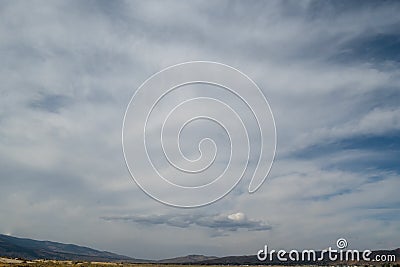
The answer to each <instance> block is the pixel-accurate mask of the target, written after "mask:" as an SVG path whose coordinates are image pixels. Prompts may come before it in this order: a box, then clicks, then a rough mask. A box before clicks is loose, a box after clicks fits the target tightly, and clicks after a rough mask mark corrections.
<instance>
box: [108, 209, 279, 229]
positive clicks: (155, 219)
mask: <svg viewBox="0 0 400 267" xmlns="http://www.w3.org/2000/svg"><path fill="white" fill-rule="evenodd" d="M102 219H103V220H106V221H127V222H134V223H138V224H142V225H146V226H149V225H167V226H172V227H178V228H188V227H191V226H201V227H204V228H208V229H212V230H217V231H219V232H235V231H238V230H248V231H267V230H271V229H272V227H271V226H270V225H268V224H267V223H265V222H263V221H261V220H253V219H248V218H247V217H246V216H245V215H244V213H242V212H237V213H233V214H229V215H200V214H189V215H173V214H165V215H135V216H132V215H131V216H105V217H102Z"/></svg>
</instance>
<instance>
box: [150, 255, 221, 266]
mask: <svg viewBox="0 0 400 267" xmlns="http://www.w3.org/2000/svg"><path fill="white" fill-rule="evenodd" d="M215 259H218V257H215V256H204V255H187V256H184V257H176V258H171V259H165V260H159V261H157V263H175V264H186V263H187V264H189V263H190V264H193V263H197V262H204V261H208V260H215Z"/></svg>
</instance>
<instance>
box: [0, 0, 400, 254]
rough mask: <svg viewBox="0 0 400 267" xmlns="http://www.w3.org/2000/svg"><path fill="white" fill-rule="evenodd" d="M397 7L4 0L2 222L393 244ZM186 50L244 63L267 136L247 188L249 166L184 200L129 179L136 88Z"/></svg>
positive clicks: (57, 232)
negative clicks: (219, 188)
mask: <svg viewBox="0 0 400 267" xmlns="http://www.w3.org/2000/svg"><path fill="white" fill-rule="evenodd" d="M399 12H400V4H399V3H398V2H396V1H249V2H243V1H217V2H209V3H207V2H201V1H191V2H188V1H30V2H26V1H1V2H0V58H1V61H0V62H1V63H0V81H1V86H0V96H1V98H0V106H1V109H0V214H2V216H1V220H0V232H1V233H7V234H12V235H15V236H22V237H30V238H36V239H41V240H44V239H46V240H53V241H60V242H67V243H76V244H80V245H86V246H90V247H94V248H98V249H102V250H110V251H113V252H117V253H121V254H125V255H129V256H132V257H137V258H165V257H174V256H180V255H186V254H207V255H217V256H222V255H232V254H236V255H237V254H254V253H256V252H257V251H258V250H259V249H260V248H262V247H263V246H264V245H265V244H268V246H269V247H271V248H274V249H279V248H284V249H287V250H288V249H302V248H309V249H311V248H315V249H323V248H326V247H328V246H333V245H334V244H335V242H336V239H337V238H339V237H345V238H346V239H347V240H348V242H349V244H350V247H351V248H357V249H364V248H369V249H379V248H385V249H389V248H397V247H400V244H399V240H400V223H399V219H400V218H399V216H398V214H399V208H400V195H399V193H398V190H399V188H400V177H399V171H400V169H399V166H400V162H399V158H400V152H399V151H400V150H399V148H400V139H399V133H400V105H399V103H400V88H399V84H400V71H399V69H400V68H399V64H400V58H399V55H400V30H399V29H400V18H399V16H398V14H399ZM192 60H209V61H217V62H221V63H224V64H228V65H230V66H233V67H235V68H237V69H239V70H241V71H242V72H244V73H246V74H247V75H248V76H249V77H251V78H252V79H253V80H254V81H255V82H256V83H257V85H258V86H259V87H260V88H261V90H262V91H263V93H264V95H265V96H266V98H267V99H268V102H269V104H270V106H271V108H272V111H273V113H274V117H275V122H276V128H277V138H278V144H277V151H276V160H275V162H274V165H273V168H272V170H271V173H270V175H269V177H268V178H267V180H266V182H265V183H264V184H263V186H262V187H261V188H260V190H259V191H257V192H256V193H255V194H248V193H247V192H246V189H247V186H248V179H244V181H243V182H241V183H240V184H239V185H238V187H237V188H236V189H235V190H234V191H233V192H231V194H229V195H228V196H227V197H225V198H224V199H222V200H220V201H218V202H217V203H215V204H213V205H209V206H206V207H202V208H198V209H189V210H186V209H177V208H172V207H168V206H165V205H162V204H160V203H158V202H156V201H154V200H153V199H151V198H149V197H148V196H147V195H146V194H145V193H143V192H142V191H141V190H140V189H139V188H138V187H137V186H136V184H134V183H133V182H132V180H131V178H130V176H129V172H128V171H127V169H126V166H125V162H124V158H123V155H122V151H121V137H120V135H121V127H122V120H123V115H124V112H125V109H126V107H127V105H128V102H129V99H130V98H131V97H132V95H133V93H134V92H135V90H136V88H138V87H139V86H140V85H141V84H142V83H143V82H144V81H145V80H146V79H147V78H148V77H149V76H150V75H152V74H154V73H156V72H158V71H160V70H161V69H163V68H165V67H168V66H171V65H174V64H177V63H181V62H186V61H192ZM243 112H244V111H243ZM202 127H204V126H202ZM203 130H204V129H203ZM222 137H223V136H222ZM185 144H187V145H190V144H191V142H190V140H187V141H185ZM189 148H190V146H189ZM138 157H139V156H138ZM221 162H223V160H221ZM250 164H253V165H254V162H251V163H250ZM245 178H246V177H245ZM238 244H241V246H238Z"/></svg>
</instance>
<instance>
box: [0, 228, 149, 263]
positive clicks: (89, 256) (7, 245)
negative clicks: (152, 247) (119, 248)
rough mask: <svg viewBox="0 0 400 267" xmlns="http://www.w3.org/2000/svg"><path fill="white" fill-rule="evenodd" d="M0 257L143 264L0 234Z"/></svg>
mask: <svg viewBox="0 0 400 267" xmlns="http://www.w3.org/2000/svg"><path fill="white" fill-rule="evenodd" d="M0 256H5V257H11V258H21V259H27V260H35V259H49V260H73V261H103V262H145V260H139V259H134V258H130V257H127V256H123V255H118V254H115V253H111V252H107V251H99V250H95V249H91V248H87V247H82V246H77V245H73V244H63V243H58V242H51V241H38V240H33V239H27V238H18V237H13V236H8V235H2V234H0Z"/></svg>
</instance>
